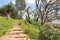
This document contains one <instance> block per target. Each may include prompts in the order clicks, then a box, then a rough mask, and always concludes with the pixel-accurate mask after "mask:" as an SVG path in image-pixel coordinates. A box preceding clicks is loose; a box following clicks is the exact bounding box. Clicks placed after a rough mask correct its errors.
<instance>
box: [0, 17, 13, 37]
mask: <svg viewBox="0 0 60 40" xmlns="http://www.w3.org/2000/svg"><path fill="white" fill-rule="evenodd" d="M13 22H14V20H13V19H8V20H7V19H6V18H4V17H1V16H0V36H2V35H4V34H5V33H6V32H7V31H8V30H9V29H10V28H12V23H13Z"/></svg>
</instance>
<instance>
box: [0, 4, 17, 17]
mask: <svg viewBox="0 0 60 40" xmlns="http://www.w3.org/2000/svg"><path fill="white" fill-rule="evenodd" d="M17 12H18V10H17V9H16V8H15V7H14V5H13V4H12V3H9V4H8V5H5V6H3V7H1V8H0V15H1V16H5V17H6V16H7V17H8V14H9V16H10V17H11V16H16V15H17ZM3 14H4V15H3Z"/></svg>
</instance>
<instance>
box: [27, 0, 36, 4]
mask: <svg viewBox="0 0 60 40" xmlns="http://www.w3.org/2000/svg"><path fill="white" fill-rule="evenodd" d="M26 2H28V3H30V4H32V3H35V0H26Z"/></svg>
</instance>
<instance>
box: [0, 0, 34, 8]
mask: <svg viewBox="0 0 60 40" xmlns="http://www.w3.org/2000/svg"><path fill="white" fill-rule="evenodd" d="M10 1H12V3H13V4H16V3H15V0H0V7H1V6H4V5H6V4H8V3H10ZM34 3H35V2H34V0H26V4H27V6H31V8H34V7H35V4H34Z"/></svg>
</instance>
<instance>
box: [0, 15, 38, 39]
mask: <svg viewBox="0 0 60 40" xmlns="http://www.w3.org/2000/svg"><path fill="white" fill-rule="evenodd" d="M16 21H17V22H20V23H21V26H22V29H23V30H24V32H25V33H26V34H27V35H28V36H29V38H31V39H34V40H36V39H37V38H38V36H39V35H38V33H39V29H38V27H37V26H38V25H37V24H34V25H33V23H31V24H26V23H25V21H24V20H17V19H8V20H7V19H6V18H5V17H1V16H0V36H2V35H4V34H5V33H6V32H7V31H9V29H11V28H12V24H13V23H14V22H16Z"/></svg>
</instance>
